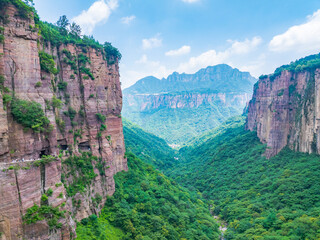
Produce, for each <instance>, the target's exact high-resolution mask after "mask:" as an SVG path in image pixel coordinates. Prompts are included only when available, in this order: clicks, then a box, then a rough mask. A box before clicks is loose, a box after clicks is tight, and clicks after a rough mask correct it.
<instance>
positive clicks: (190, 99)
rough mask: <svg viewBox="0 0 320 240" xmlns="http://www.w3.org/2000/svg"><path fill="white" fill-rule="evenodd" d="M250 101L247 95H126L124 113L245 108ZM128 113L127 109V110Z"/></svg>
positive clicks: (182, 93)
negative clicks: (131, 109) (203, 107)
mask: <svg viewBox="0 0 320 240" xmlns="http://www.w3.org/2000/svg"><path fill="white" fill-rule="evenodd" d="M249 100H250V94H248V93H242V94H241V93H201V92H199V93H197V92H181V93H176V94H170V93H168V94H135V95H133V94H127V95H126V97H125V99H124V106H125V107H124V111H125V109H126V108H133V109H134V111H141V112H147V111H153V110H157V109H161V108H170V109H176V108H180V109H183V108H190V109H192V108H198V107H199V106H201V105H210V104H216V103H217V102H219V103H221V104H223V105H225V106H226V107H237V108H238V107H239V106H240V107H241V106H243V107H244V106H245V105H246V103H247V102H248V101H249ZM128 111H129V109H128Z"/></svg>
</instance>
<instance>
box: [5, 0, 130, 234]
mask: <svg viewBox="0 0 320 240" xmlns="http://www.w3.org/2000/svg"><path fill="white" fill-rule="evenodd" d="M17 2H19V1H12V3H13V4H14V5H12V4H11V3H9V4H7V5H6V6H5V8H2V9H1V13H2V16H4V17H2V18H1V21H2V24H1V26H2V27H1V36H2V37H3V42H2V43H1V44H0V54H1V56H0V76H1V79H0V80H1V81H0V85H1V93H0V121H1V124H0V169H1V170H2V171H1V172H0V202H1V204H0V232H1V233H2V239H69V238H72V236H73V232H74V229H75V222H74V220H78V221H79V220H80V219H82V218H86V217H88V216H89V215H91V214H98V213H99V211H100V209H101V208H102V206H103V205H104V202H105V200H106V196H107V195H112V194H113V193H114V191H115V184H114V179H113V176H114V174H115V173H117V172H119V171H122V170H127V162H126V158H125V157H124V153H125V147H124V139H123V133H122V120H121V115H120V114H121V108H122V94H121V88H120V81H119V67H118V61H117V58H116V57H115V56H113V55H108V52H107V51H106V49H103V47H102V46H101V47H99V48H94V47H91V46H89V45H88V44H84V43H83V42H82V44H78V43H72V41H69V42H67V41H65V42H64V43H58V44H54V43H53V41H48V40H47V39H46V37H44V35H43V34H44V32H45V30H48V29H49V30H50V31H51V32H50V33H51V34H53V35H54V34H55V32H54V30H55V29H54V28H50V25H48V24H47V25H45V24H43V23H42V22H36V23H35V21H34V18H33V13H32V12H28V14H27V15H26V16H25V15H22V14H21V9H20V8H19V6H20V5H19V4H21V2H19V4H18V5H17V4H16V3H17ZM22 7H25V6H24V5H22ZM26 9H28V8H26ZM22 10H23V9H22ZM36 20H37V19H36ZM39 24H40V25H41V24H42V29H41V31H42V32H41V33H40V32H39V29H38V28H39ZM45 26H47V28H46V29H45ZM40 28H41V26H40ZM79 41H80V40H79ZM30 118H31V119H33V121H31V122H32V123H31V125H28V124H29V122H30V121H29V122H28V121H27V120H30ZM46 156H49V157H46ZM61 181H62V183H61Z"/></svg>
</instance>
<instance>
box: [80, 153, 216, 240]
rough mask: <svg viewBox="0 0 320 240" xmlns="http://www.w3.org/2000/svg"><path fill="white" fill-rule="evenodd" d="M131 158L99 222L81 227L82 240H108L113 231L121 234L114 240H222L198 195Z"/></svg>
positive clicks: (90, 221) (92, 220) (93, 220)
mask: <svg viewBox="0 0 320 240" xmlns="http://www.w3.org/2000/svg"><path fill="white" fill-rule="evenodd" d="M127 158H128V166H129V171H128V172H122V173H118V174H117V175H116V177H115V181H116V192H115V194H114V195H113V196H112V197H109V198H108V200H107V203H106V205H105V208H104V209H103V210H102V212H101V214H100V217H99V219H97V217H96V216H91V217H90V218H88V219H84V220H82V221H81V223H80V224H78V228H77V233H78V234H79V239H99V240H100V239H101V240H104V239H106V236H107V234H109V232H110V229H111V230H112V231H117V234H118V237H116V236H113V237H114V238H113V239H152V240H157V239H158V240H160V239H188V240H198V239H208V240H209V239H219V233H218V232H219V230H218V225H217V223H216V221H215V220H214V219H213V217H212V216H211V214H210V211H209V209H208V206H207V204H206V203H204V202H203V201H202V199H201V197H200V196H199V195H198V194H195V193H192V192H189V191H188V190H186V189H185V188H181V187H179V185H177V184H176V183H174V182H172V181H171V180H170V179H168V178H167V177H166V176H164V175H163V174H161V173H159V172H157V171H155V170H154V169H153V167H151V166H150V165H149V164H146V163H143V162H142V161H141V160H140V159H138V158H137V157H136V156H135V155H133V154H128V155H127ZM110 225H111V226H112V227H110ZM119 229H121V230H122V232H119ZM123 235H125V236H123Z"/></svg>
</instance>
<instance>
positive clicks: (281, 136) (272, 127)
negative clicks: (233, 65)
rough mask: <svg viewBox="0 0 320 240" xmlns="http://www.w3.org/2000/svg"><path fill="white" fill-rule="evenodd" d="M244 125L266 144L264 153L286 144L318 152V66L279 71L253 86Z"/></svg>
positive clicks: (319, 114)
mask: <svg viewBox="0 0 320 240" xmlns="http://www.w3.org/2000/svg"><path fill="white" fill-rule="evenodd" d="M246 128H247V129H248V130H251V131H257V135H258V137H259V138H260V140H261V141H262V142H263V143H266V144H267V150H266V153H265V154H266V156H267V157H268V158H269V157H271V156H274V155H276V154H277V153H278V152H279V151H280V150H281V149H282V148H284V147H285V146H289V147H290V148H291V149H294V150H296V151H300V152H308V153H312V152H317V153H320V70H319V69H316V70H312V71H303V72H297V73H294V72H290V71H282V72H281V75H279V76H277V77H272V75H271V76H269V77H264V78H262V79H260V80H259V82H258V83H257V84H256V85H255V87H254V93H253V97H252V100H251V101H250V103H249V108H248V117H247V123H246Z"/></svg>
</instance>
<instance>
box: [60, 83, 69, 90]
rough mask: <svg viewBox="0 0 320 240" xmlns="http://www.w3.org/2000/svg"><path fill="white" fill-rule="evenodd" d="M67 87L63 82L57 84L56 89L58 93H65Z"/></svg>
mask: <svg viewBox="0 0 320 240" xmlns="http://www.w3.org/2000/svg"><path fill="white" fill-rule="evenodd" d="M67 86H68V83H67V82H64V81H61V82H58V89H59V90H60V91H65V90H66V89H67Z"/></svg>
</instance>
